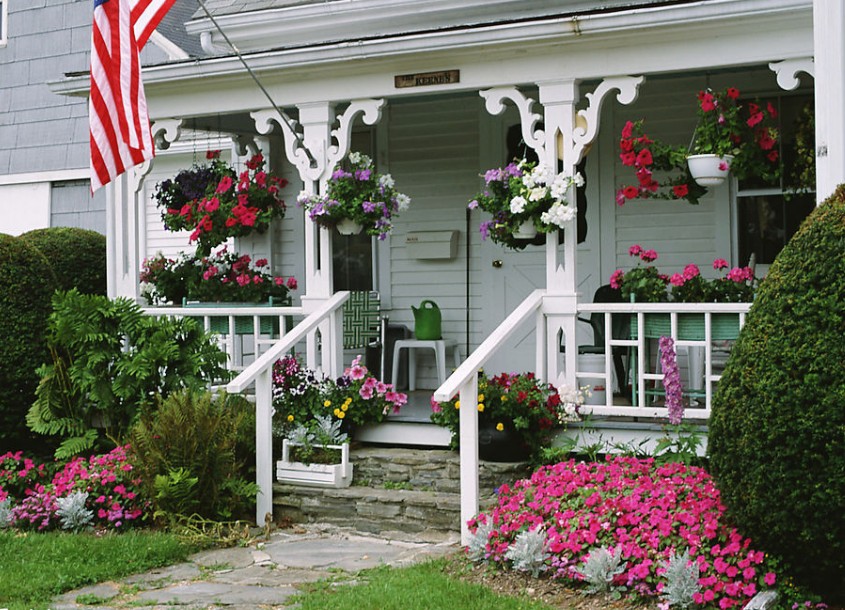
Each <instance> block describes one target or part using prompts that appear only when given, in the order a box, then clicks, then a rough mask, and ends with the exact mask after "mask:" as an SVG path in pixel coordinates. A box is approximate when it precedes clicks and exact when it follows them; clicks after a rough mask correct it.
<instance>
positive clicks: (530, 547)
mask: <svg viewBox="0 0 845 610" xmlns="http://www.w3.org/2000/svg"><path fill="white" fill-rule="evenodd" d="M549 557H551V553H549V551H548V549H547V547H546V532H545V531H544V530H543V528H541V527H538V528H537V529H535V530H526V531H524V532H520V533H519V535H517V537H516V540H514V541H513V544H512V545H511V546H510V547H509V548H508V550H507V551H506V552H505V559H508V560H509V561H511V562H512V565H513V569H514V570H518V571H520V572H530V573H531V576H533V577H534V578H537V577H538V576H539V575H540V572H545V571H546V570H548V569H549V566H548V565H547V564H546V562H547V561H548V559H549Z"/></svg>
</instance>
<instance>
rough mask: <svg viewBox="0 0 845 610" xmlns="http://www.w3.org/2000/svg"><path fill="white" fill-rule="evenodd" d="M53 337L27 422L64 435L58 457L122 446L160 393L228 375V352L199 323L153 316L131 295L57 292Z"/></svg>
mask: <svg viewBox="0 0 845 610" xmlns="http://www.w3.org/2000/svg"><path fill="white" fill-rule="evenodd" d="M47 338H48V344H49V348H50V354H51V356H52V358H51V361H50V362H47V363H45V364H44V365H43V366H41V367H40V368H39V369H38V373H39V375H41V382H40V383H39V385H38V389H37V391H36V395H37V398H36V400H35V403H34V404H33V405H32V408H31V409H30V410H29V413H28V414H27V416H26V422H27V424H28V425H29V427H30V428H31V429H32V430H33V431H35V432H37V433H39V434H46V435H55V436H59V437H60V438H62V439H63V440H62V443H61V444H60V446H59V449H58V450H57V451H56V457H58V458H66V457H69V456H71V455H75V454H77V453H81V452H83V451H88V450H90V449H92V448H94V447H95V446H97V445H102V446H101V447H98V448H105V447H109V446H110V445H111V446H115V445H121V444H123V440H124V438H125V436H126V434H127V433H128V431H129V428H130V426H131V425H132V424H133V423H134V422H135V420H136V419H137V417H138V414H139V412H140V409H141V408H142V407H143V406H145V405H151V404H154V401H155V397H156V396H157V395H159V394H160V395H162V396H165V397H166V396H167V395H168V394H170V393H171V392H174V391H176V390H179V389H181V388H185V387H187V388H204V387H207V386H208V384H209V383H210V382H211V381H212V380H215V379H221V378H224V377H226V376H227V372H226V370H225V369H224V368H223V364H224V363H225V358H226V356H225V354H224V353H223V352H222V351H220V349H219V348H218V347H217V345H216V344H215V342H214V339H213V338H212V337H211V336H210V335H208V334H207V333H205V332H204V331H203V330H202V329H201V328H200V327H199V325H198V324H197V323H196V321H194V320H192V319H190V318H182V319H175V318H162V319H157V318H153V317H151V316H146V315H144V313H143V312H142V311H141V308H140V307H139V306H138V305H137V304H136V303H134V302H132V301H130V300H129V299H125V298H121V299H115V300H113V301H112V300H109V299H108V298H107V297H104V296H100V295H84V294H80V293H79V292H78V291H77V290H75V289H74V290H71V291H69V292H61V291H58V292H56V294H55V295H54V297H53V313H52V314H51V315H50V324H49V329H48V335H47Z"/></svg>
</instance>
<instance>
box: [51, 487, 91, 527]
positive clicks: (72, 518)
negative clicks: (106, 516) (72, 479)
mask: <svg viewBox="0 0 845 610" xmlns="http://www.w3.org/2000/svg"><path fill="white" fill-rule="evenodd" d="M87 500H88V492H87V491H75V492H73V493H72V494H69V495H67V496H65V497H64V498H56V506H58V508H57V509H56V515H57V516H58V517H59V523H60V524H61V526H62V529H66V530H72V531H74V532H81V531H83V530H85V529H89V528H90V527H91V522H92V521H93V520H94V512H93V511H92V510H89V509H87V508H85V502H86V501H87Z"/></svg>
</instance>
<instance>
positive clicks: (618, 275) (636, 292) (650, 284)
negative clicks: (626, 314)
mask: <svg viewBox="0 0 845 610" xmlns="http://www.w3.org/2000/svg"><path fill="white" fill-rule="evenodd" d="M628 255H629V256H631V257H634V258H639V259H640V261H642V262H644V263H645V264H646V265H648V266H645V267H641V266H640V264H639V262H638V263H637V266H636V267H635V268H633V269H631V270H630V271H628V272H624V271H622V270H621V269H617V270H616V271H614V272H613V274H612V275H611V276H610V285H611V286H612V287H613V288H616V289H617V290H620V291H621V292H622V297H623V298H625V299H628V300H630V301H637V302H639V303H660V302H661V301H666V285H667V283H668V282H669V278H668V277H667V276H666V275H664V274H662V273H660V272H659V271H658V270H657V267H653V266H650V265H651V263H653V262H654V261H656V260H657V258H658V254H657V252H656V251H654V250H646V249H645V248H643V247H642V246H640V245H639V244H635V245H633V246H631V247H630V248H628Z"/></svg>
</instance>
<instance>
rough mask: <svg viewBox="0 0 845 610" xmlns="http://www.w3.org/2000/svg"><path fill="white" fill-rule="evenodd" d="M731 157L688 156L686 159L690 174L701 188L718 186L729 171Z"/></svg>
mask: <svg viewBox="0 0 845 610" xmlns="http://www.w3.org/2000/svg"><path fill="white" fill-rule="evenodd" d="M733 159H734V158H733V155H725V156H723V157H720V156H719V155H690V156H688V157H687V164H688V165H689V171H690V174H692V177H693V178H694V179H695V181H696V182H697V183H698V184H700V185H701V186H718V185H720V184H722V182H724V181H725V178H727V177H728V173H729V172H730V170H731V162H732V161H733Z"/></svg>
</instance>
